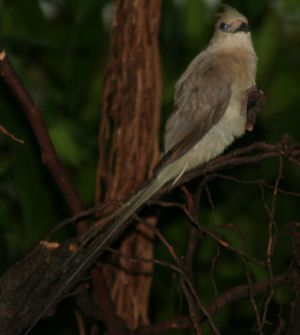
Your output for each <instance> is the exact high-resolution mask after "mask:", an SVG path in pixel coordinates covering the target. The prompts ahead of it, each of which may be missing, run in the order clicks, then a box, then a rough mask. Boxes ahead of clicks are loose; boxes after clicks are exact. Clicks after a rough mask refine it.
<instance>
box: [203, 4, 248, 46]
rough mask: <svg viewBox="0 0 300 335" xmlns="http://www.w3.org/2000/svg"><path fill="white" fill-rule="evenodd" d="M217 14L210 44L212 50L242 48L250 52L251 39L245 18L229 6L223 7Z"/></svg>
mask: <svg viewBox="0 0 300 335" xmlns="http://www.w3.org/2000/svg"><path fill="white" fill-rule="evenodd" d="M223 8H224V9H223V11H222V12H221V13H220V14H218V20H217V23H216V26H215V32H214V36H213V38H212V40H211V42H210V45H211V47H213V48H218V49H219V48H225V49H228V50H231V49H232V48H236V47H242V48H246V49H249V50H250V49H251V50H252V39H251V33H250V29H249V23H248V20H247V18H246V17H245V16H244V15H243V14H241V13H239V12H238V11H237V10H236V9H234V8H232V7H230V6H224V7H223Z"/></svg>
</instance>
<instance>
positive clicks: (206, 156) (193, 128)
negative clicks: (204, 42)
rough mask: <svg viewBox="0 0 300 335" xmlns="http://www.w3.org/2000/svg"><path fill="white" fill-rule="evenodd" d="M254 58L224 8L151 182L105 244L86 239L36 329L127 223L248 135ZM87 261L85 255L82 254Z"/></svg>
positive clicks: (241, 20) (192, 72) (243, 31)
mask: <svg viewBox="0 0 300 335" xmlns="http://www.w3.org/2000/svg"><path fill="white" fill-rule="evenodd" d="M255 75H256V54H255V51H254V49H253V45H252V40H251V34H250V31H249V25H248V20H247V18H246V17H245V16H244V15H242V14H241V13H239V12H238V11H237V10H235V9H234V8H232V7H229V6H225V7H224V10H223V12H222V13H221V14H219V16H218V20H217V23H216V25H215V30H214V34H213V37H212V39H211V41H210V42H209V44H208V46H207V48H206V49H205V50H204V51H202V52H201V53H200V54H199V55H198V56H197V57H196V58H195V59H194V60H193V61H192V62H191V64H190V65H189V66H188V68H187V69H186V71H185V72H184V73H183V75H182V76H181V78H180V79H179V80H178V82H177V84H176V88H175V101H174V111H173V113H172V114H171V115H170V117H169V118H168V120H167V124H166V130H165V137H164V156H163V158H162V163H161V164H160V167H159V169H158V170H157V173H156V175H155V176H154V177H153V179H152V180H151V181H150V182H149V183H147V185H146V186H145V187H143V188H142V189H141V190H140V191H138V192H137V193H135V194H134V195H132V196H131V197H130V198H129V200H128V201H127V202H126V203H125V204H124V205H123V206H122V207H121V208H120V209H119V210H118V211H117V212H116V213H115V215H114V217H113V219H112V221H110V222H109V223H108V228H107V229H106V230H105V233H103V238H102V239H99V240H94V241H93V242H89V241H92V238H94V237H95V234H96V232H92V233H90V234H88V235H87V238H86V240H84V241H83V243H86V244H88V243H90V244H89V246H88V248H89V249H88V251H89V252H88V256H87V257H86V258H85V259H82V260H80V262H78V266H77V267H76V268H74V269H73V270H72V272H71V273H70V274H69V276H68V278H67V280H66V281H65V282H64V283H63V284H62V285H60V286H59V287H58V289H57V290H56V292H55V295H54V296H53V297H52V298H51V299H50V301H49V304H47V307H46V308H45V310H44V311H41V312H40V313H39V315H38V316H37V318H36V320H35V323H36V322H37V321H38V320H39V319H40V318H41V317H42V316H44V315H45V314H46V313H47V311H48V309H49V307H51V305H53V304H55V302H56V300H57V299H58V298H59V296H60V294H61V293H62V292H63V291H64V290H65V289H66V288H67V287H69V286H70V284H71V283H72V281H73V280H74V279H75V278H76V277H77V276H78V275H79V274H80V273H82V272H83V271H85V270H87V267H88V266H90V265H91V263H90V260H91V259H95V257H96V256H99V255H100V254H101V252H102V250H103V247H105V246H107V245H108V243H109V242H111V241H112V240H113V239H115V238H116V237H117V236H119V235H120V232H122V231H123V230H124V229H125V228H126V226H127V225H128V223H127V225H126V222H128V219H129V218H130V217H131V216H132V215H133V214H134V213H135V212H136V211H137V210H138V209H139V208H140V207H141V206H142V205H143V204H144V203H145V202H146V201H147V200H148V199H149V198H151V197H152V196H153V195H154V194H155V193H156V192H157V191H158V190H160V189H161V188H162V187H163V186H165V185H166V184H167V183H170V182H172V183H174V182H176V181H177V180H178V179H179V178H180V177H181V176H182V175H183V174H184V173H185V172H187V171H189V170H191V169H193V168H196V167H197V166H199V165H200V164H202V163H205V162H207V161H209V160H211V159H213V158H214V157H216V156H217V155H219V154H221V153H222V152H223V151H224V150H225V149H226V148H227V147H228V146H229V145H230V144H231V143H232V142H233V141H234V139H235V138H237V137H240V136H242V135H243V134H244V133H245V131H246V123H247V94H248V92H249V90H250V89H251V88H253V87H255ZM85 255H86V254H85Z"/></svg>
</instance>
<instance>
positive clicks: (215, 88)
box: [160, 57, 232, 166]
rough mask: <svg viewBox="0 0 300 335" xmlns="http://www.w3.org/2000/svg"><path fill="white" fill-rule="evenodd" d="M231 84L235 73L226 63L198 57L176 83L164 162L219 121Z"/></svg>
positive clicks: (181, 152)
mask: <svg viewBox="0 0 300 335" xmlns="http://www.w3.org/2000/svg"><path fill="white" fill-rule="evenodd" d="M231 86H232V74H231V73H230V71H229V69H228V68H227V67H226V66H224V64H222V66H221V65H220V64H219V63H218V62H214V61H213V60H208V61H207V59H206V60H203V58H202V57H198V58H196V59H195V61H194V62H193V63H192V64H191V65H190V67H189V68H188V69H187V71H186V72H185V73H184V74H183V76H182V77H181V79H180V80H179V81H178V83H177V85H176V89H175V104H174V111H173V113H172V114H171V115H170V117H169V119H168V121H167V125H166V131H165V139H164V145H165V155H164V157H163V159H162V165H166V164H169V163H171V162H172V161H174V160H176V159H178V158H179V157H181V156H182V155H184V154H185V153H186V152H187V151H189V150H190V149H191V148H192V147H193V146H194V145H195V144H196V143H197V142H198V141H200V140H201V138H202V137H203V136H204V135H205V134H206V133H207V132H208V130H209V129H210V128H211V127H212V126H214V125H215V124H217V123H218V122H219V120H220V119H221V118H222V116H223V115H224V113H225V111H226V109H227V106H228V104H229V101H230V97H231ZM162 165H161V164H160V166H162Z"/></svg>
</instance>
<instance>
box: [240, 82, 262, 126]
mask: <svg viewBox="0 0 300 335" xmlns="http://www.w3.org/2000/svg"><path fill="white" fill-rule="evenodd" d="M265 102H266V95H265V93H264V92H263V91H262V90H259V89H258V88H257V87H256V86H253V87H250V88H249V89H248V90H247V91H246V97H245V101H243V104H244V106H243V109H242V110H246V113H247V122H246V130H247V131H252V130H253V127H254V125H255V122H256V116H257V114H258V113H260V112H261V110H262V109H263V107H264V105H265Z"/></svg>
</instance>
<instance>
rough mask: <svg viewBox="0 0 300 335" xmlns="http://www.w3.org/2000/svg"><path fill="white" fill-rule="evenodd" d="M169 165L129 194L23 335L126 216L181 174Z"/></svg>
mask: <svg viewBox="0 0 300 335" xmlns="http://www.w3.org/2000/svg"><path fill="white" fill-rule="evenodd" d="M171 165H172V164H171ZM171 165H170V166H166V167H165V168H163V169H162V170H161V171H159V172H158V174H157V175H156V176H155V177H154V178H153V180H152V181H151V182H150V183H148V184H147V185H146V186H145V187H144V188H142V189H141V190H140V191H138V192H137V193H136V194H134V195H133V196H131V197H130V198H129V200H128V201H127V202H126V203H125V204H124V205H123V206H122V207H121V208H120V209H119V210H117V212H116V214H115V215H114V217H113V219H112V221H110V222H109V223H108V224H107V228H105V227H104V232H103V233H101V235H100V237H98V238H95V239H94V240H93V242H91V243H90V244H89V245H88V246H87V247H86V248H85V251H84V253H83V254H82V255H83V257H84V258H79V260H77V262H78V263H77V262H76V263H77V264H76V266H75V267H73V268H72V270H71V271H70V273H69V274H68V277H67V278H65V279H64V280H63V282H62V283H58V284H57V286H56V288H55V293H54V294H53V295H52V296H51V297H50V298H49V300H48V301H47V302H46V304H45V306H46V307H45V308H44V309H43V310H41V311H39V312H38V313H37V315H36V317H35V318H34V320H33V323H32V324H31V326H30V328H29V329H28V330H27V331H26V333H25V335H26V334H28V333H29V332H30V330H31V329H32V328H33V327H34V326H35V325H36V324H37V323H38V321H39V320H40V319H42V318H43V317H44V316H45V315H46V314H47V312H48V311H49V310H50V309H51V308H52V307H53V306H54V305H55V304H56V303H57V302H58V300H59V298H60V297H61V295H62V294H63V292H64V291H65V290H67V289H70V288H72V286H74V285H75V282H76V278H77V277H78V276H79V275H80V274H82V273H84V272H85V271H86V270H87V269H88V268H89V267H90V266H91V265H92V263H93V262H94V260H95V259H96V258H97V257H99V256H100V255H101V254H102V253H103V252H104V248H105V247H107V246H108V245H110V243H111V242H113V241H115V240H116V239H117V238H118V237H119V236H120V235H121V234H122V232H123V231H124V230H125V229H126V228H127V227H128V226H129V224H130V221H128V219H129V218H130V217H131V216H132V215H133V214H134V213H135V212H136V211H137V210H138V209H139V208H140V207H141V206H142V205H143V204H144V203H145V202H146V201H147V200H149V199H150V198H151V197H152V196H153V195H154V194H155V193H156V192H157V191H158V190H159V189H161V187H163V186H164V185H165V184H166V183H167V182H169V181H170V180H172V179H174V178H175V177H176V176H177V175H178V173H180V171H178V168H176V167H175V166H171ZM79 247H80V246H79ZM71 257H72V256H71ZM67 262H68V260H67Z"/></svg>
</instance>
